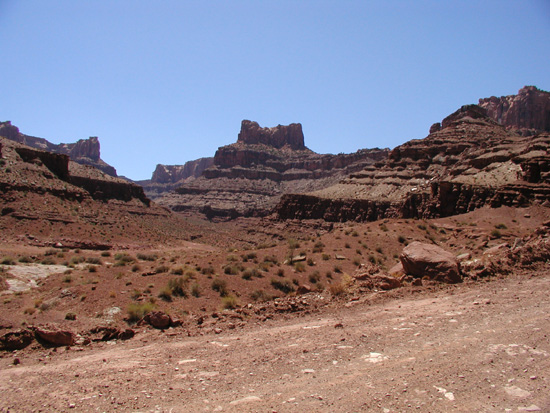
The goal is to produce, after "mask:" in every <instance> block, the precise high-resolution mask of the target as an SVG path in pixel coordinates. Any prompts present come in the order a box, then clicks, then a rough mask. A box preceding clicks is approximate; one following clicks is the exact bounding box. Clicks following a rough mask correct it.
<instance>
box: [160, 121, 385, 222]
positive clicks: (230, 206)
mask: <svg viewBox="0 0 550 413" xmlns="http://www.w3.org/2000/svg"><path fill="white" fill-rule="evenodd" d="M387 153H388V150H387V149H371V150H361V151H358V152H356V153H353V154H340V155H320V154H317V153H315V152H313V151H311V150H310V149H308V148H307V147H306V146H305V144H304V135H303V132H302V126H301V125H300V124H299V123H294V124H291V125H288V126H282V125H278V126H276V127H274V128H261V127H260V126H259V125H258V124H257V123H256V122H251V121H248V120H244V121H243V122H242V124H241V131H240V133H239V136H238V140H237V142H236V143H234V144H231V145H227V146H223V147H221V148H219V149H218V150H217V151H216V154H215V156H214V159H213V164H212V165H211V166H210V167H209V168H207V169H205V170H204V171H203V173H202V176H200V177H199V178H196V179H193V180H189V181H187V182H184V184H183V185H181V186H180V187H179V188H177V189H176V190H175V192H173V193H170V194H168V195H165V196H163V197H161V198H158V199H157V200H156V201H157V202H159V203H160V204H161V205H164V206H167V207H169V208H171V209H173V210H175V211H199V212H202V213H204V214H206V215H207V217H209V218H235V217H238V216H263V215H266V214H268V213H270V212H271V210H272V209H273V207H274V206H275V205H276V204H277V202H278V201H279V199H280V198H281V196H282V195H283V194H285V193H288V192H296V191H313V190H318V189H321V188H325V187H327V186H330V185H332V184H334V183H336V182H338V181H339V180H340V179H342V178H343V177H345V176H347V175H349V174H350V173H351V172H353V171H360V170H361V169H363V168H364V167H365V166H366V165H369V164H372V163H373V162H375V161H378V160H381V159H383V158H385V157H386V156H387Z"/></svg>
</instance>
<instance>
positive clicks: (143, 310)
mask: <svg viewBox="0 0 550 413" xmlns="http://www.w3.org/2000/svg"><path fill="white" fill-rule="evenodd" d="M154 309H155V305H154V304H153V303H151V302H147V303H142V304H141V303H132V304H130V305H129V306H128V309H127V313H128V319H127V320H128V322H129V323H135V322H137V321H139V320H141V319H142V318H143V317H145V316H146V315H147V314H148V313H150V312H151V311H153V310H154Z"/></svg>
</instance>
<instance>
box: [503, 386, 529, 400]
mask: <svg viewBox="0 0 550 413" xmlns="http://www.w3.org/2000/svg"><path fill="white" fill-rule="evenodd" d="M504 391H505V392H506V394H507V395H508V396H510V397H513V398H514V399H526V398H527V397H529V396H531V392H529V391H527V390H523V389H521V388H519V387H518V386H506V387H504Z"/></svg>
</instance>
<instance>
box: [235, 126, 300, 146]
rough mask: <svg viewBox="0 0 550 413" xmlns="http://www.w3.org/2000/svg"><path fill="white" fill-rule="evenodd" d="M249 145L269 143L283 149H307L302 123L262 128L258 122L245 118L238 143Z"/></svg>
mask: <svg viewBox="0 0 550 413" xmlns="http://www.w3.org/2000/svg"><path fill="white" fill-rule="evenodd" d="M239 142H240V143H244V144H249V145H258V144H261V145H267V146H271V147H273V148H277V149H281V148H284V147H288V148H290V149H294V150H302V149H306V147H305V145H304V133H303V132H302V125H301V124H300V123H291V124H290V125H287V126H283V125H277V126H275V127H273V128H262V127H260V125H258V123H257V122H252V121H250V120H243V121H242V122H241V131H240V132H239V136H238V139H237V143H239Z"/></svg>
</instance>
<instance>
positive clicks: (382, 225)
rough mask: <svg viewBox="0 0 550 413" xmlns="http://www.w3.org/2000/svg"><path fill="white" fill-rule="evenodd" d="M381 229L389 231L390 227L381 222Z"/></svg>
mask: <svg viewBox="0 0 550 413" xmlns="http://www.w3.org/2000/svg"><path fill="white" fill-rule="evenodd" d="M380 229H381V230H382V231H384V232H388V227H387V226H386V224H380Z"/></svg>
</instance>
